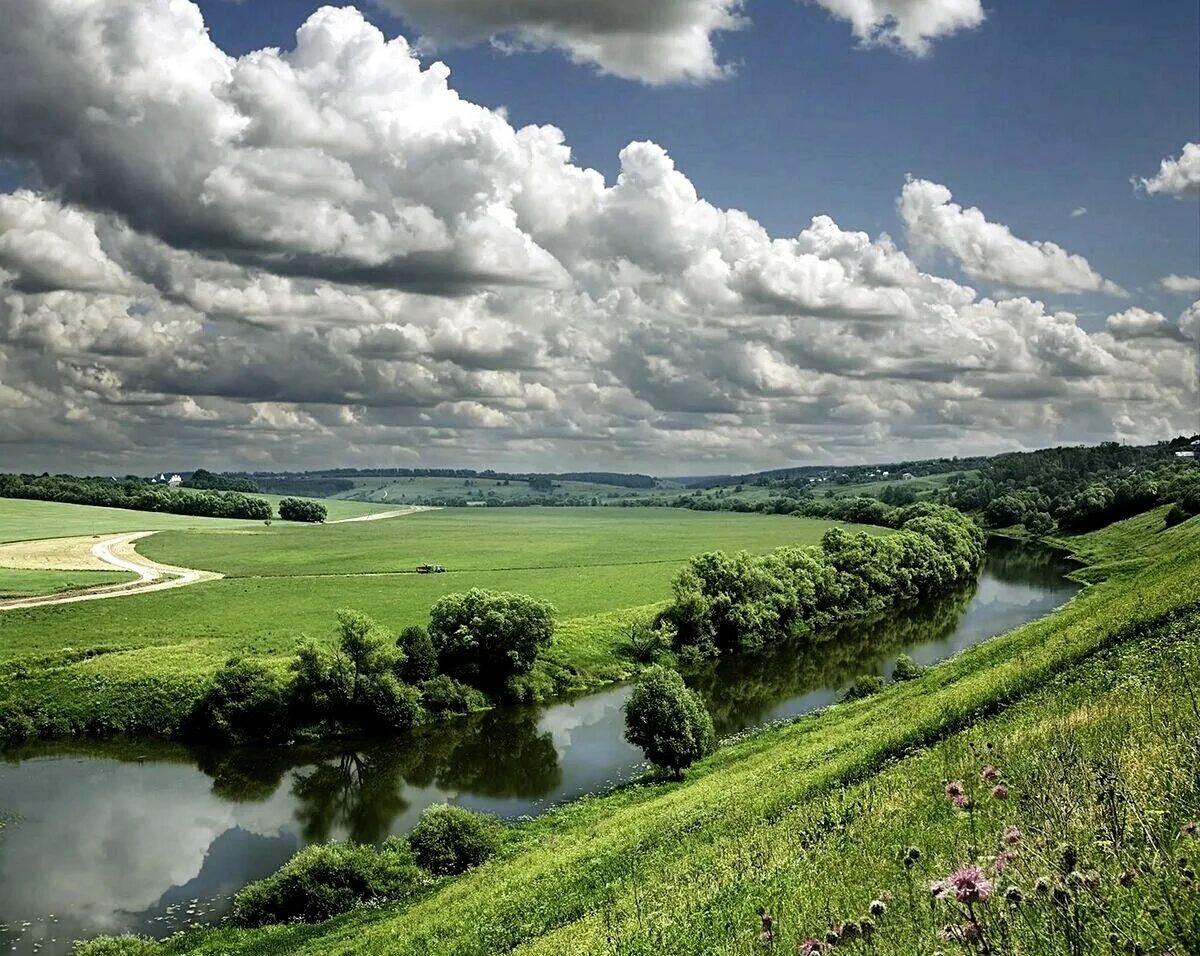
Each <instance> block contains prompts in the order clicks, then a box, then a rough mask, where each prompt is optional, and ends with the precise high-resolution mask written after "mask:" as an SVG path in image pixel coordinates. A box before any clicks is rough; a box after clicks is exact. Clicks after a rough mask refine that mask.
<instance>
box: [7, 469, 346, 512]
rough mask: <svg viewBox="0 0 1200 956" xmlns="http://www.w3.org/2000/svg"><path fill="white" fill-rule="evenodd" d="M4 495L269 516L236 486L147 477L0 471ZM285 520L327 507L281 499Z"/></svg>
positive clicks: (265, 506) (261, 502)
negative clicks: (184, 484) (209, 487)
mask: <svg viewBox="0 0 1200 956" xmlns="http://www.w3.org/2000/svg"><path fill="white" fill-rule="evenodd" d="M0 498H21V499H26V500H33V501H60V502H64V503H66V504H74V505H91V506H94V507H100V508H124V509H126V510H130V511H154V512H159V513H161V514H176V515H190V516H193V517H203V518H240V519H243V520H249V521H270V520H271V519H272V517H274V511H273V509H272V508H271V503H270V502H269V501H267V500H265V499H263V498H256V497H254V496H253V495H247V494H242V493H241V492H236V491H206V490H200V489H198V488H171V487H169V486H167V485H163V484H156V483H152V482H149V481H146V480H145V479H143V478H78V477H76V476H74V475H14V474H0ZM279 517H280V518H282V519H283V520H284V521H307V522H321V521H324V520H325V517H326V509H325V506H324V505H322V504H320V503H319V502H315V501H303V500H301V499H298V498H285V499H283V501H281V502H280V503H279Z"/></svg>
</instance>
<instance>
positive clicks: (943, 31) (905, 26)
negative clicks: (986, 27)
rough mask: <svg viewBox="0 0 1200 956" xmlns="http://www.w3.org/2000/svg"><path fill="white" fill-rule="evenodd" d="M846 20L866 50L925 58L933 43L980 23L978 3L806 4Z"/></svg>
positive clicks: (852, 0) (873, 0)
mask: <svg viewBox="0 0 1200 956" xmlns="http://www.w3.org/2000/svg"><path fill="white" fill-rule="evenodd" d="M808 2H810V3H816V4H819V5H820V6H822V7H824V8H825V9H826V10H828V11H829V12H830V13H831V14H832V15H833V16H835V17H837V18H838V19H840V20H847V21H849V23H850V29H851V30H852V31H853V33H854V36H855V37H857V38H858V40H859V41H860V42H861V43H862V44H863V45H865V46H887V47H892V48H893V49H897V50H903V51H904V52H906V53H910V54H912V55H913V56H919V57H920V56H926V55H927V54H928V53H929V51H930V48H931V46H932V44H933V42H934V41H935V40H939V39H941V38H942V37H947V36H950V35H951V34H954V33H958V32H959V31H960V30H971V29H974V28H975V27H977V26H979V25H980V24H981V23H983V21H984V19H985V16H986V15H985V13H984V10H983V4H982V3H981V2H980V0H808Z"/></svg>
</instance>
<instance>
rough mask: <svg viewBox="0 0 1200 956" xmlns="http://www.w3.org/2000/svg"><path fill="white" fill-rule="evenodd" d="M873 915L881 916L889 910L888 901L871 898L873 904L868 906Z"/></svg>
mask: <svg viewBox="0 0 1200 956" xmlns="http://www.w3.org/2000/svg"><path fill="white" fill-rule="evenodd" d="M867 909H868V910H869V911H870V913H871V915H872V916H875V917H879V916H882V915H883V914H884V913H886V912H887V903H885V902H884V901H883V900H879V899H875V900H871V905H870V906H869V907H867Z"/></svg>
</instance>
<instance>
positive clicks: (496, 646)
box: [429, 588, 554, 692]
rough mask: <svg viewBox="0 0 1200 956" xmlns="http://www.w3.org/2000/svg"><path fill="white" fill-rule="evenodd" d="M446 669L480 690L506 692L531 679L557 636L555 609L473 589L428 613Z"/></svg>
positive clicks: (532, 600)
mask: <svg viewBox="0 0 1200 956" xmlns="http://www.w3.org/2000/svg"><path fill="white" fill-rule="evenodd" d="M429 617H430V627H429V633H430V636H431V637H432V638H433V642H434V646H435V647H437V651H438V663H439V665H440V666H441V669H442V670H443V671H444V672H445V673H447V674H449V675H450V676H451V677H453V678H455V679H457V680H461V681H463V682H464V683H467V684H470V685H471V686H472V687H478V688H479V689H480V690H483V691H489V692H497V691H503V690H504V689H505V687H506V686H507V685H508V683H509V681H510V680H511V679H512V678H514V677H520V676H522V675H524V674H528V673H529V672H530V671H531V670H532V669H533V665H534V662H535V661H536V660H537V656H538V653H539V652H540V651H541V650H542V648H544V647H545V646H546V645H548V644H549V643H550V639H551V637H552V636H553V634H554V608H553V607H552V606H551V605H549V604H547V603H546V602H544V601H539V600H537V599H536V598H531V597H529V596H527V595H524V594H510V593H507V592H497V591H487V590H484V589H482V588H472V589H471V590H470V591H467V592H466V593H465V594H447V595H446V596H445V597H443V598H441V599H440V600H439V601H438V602H437V603H436V604H434V606H433V608H432V609H431V610H430V612H429Z"/></svg>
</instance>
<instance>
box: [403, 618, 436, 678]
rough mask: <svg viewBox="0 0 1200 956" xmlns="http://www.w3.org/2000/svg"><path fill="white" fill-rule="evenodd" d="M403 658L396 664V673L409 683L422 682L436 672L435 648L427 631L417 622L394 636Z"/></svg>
mask: <svg viewBox="0 0 1200 956" xmlns="http://www.w3.org/2000/svg"><path fill="white" fill-rule="evenodd" d="M396 647H398V648H399V649H400V653H401V655H403V660H402V661H401V663H400V664H399V665H398V675H399V677H400V678H401V680H404V681H405V682H407V683H409V684H423V683H424V682H425V681H427V680H430V679H431V678H432V677H433V676H434V675H435V674H437V668H438V659H437V649H436V648H435V647H434V646H433V639H432V638H430V636H429V631H428V630H426V629H425V628H423V627H421V625H419V624H413V625H411V626H409V627H406V628H405V629H404V630H402V631H401V632H400V636H399V637H398V638H396Z"/></svg>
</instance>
